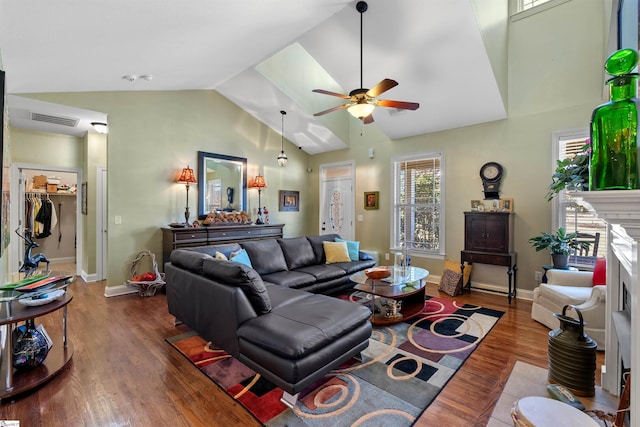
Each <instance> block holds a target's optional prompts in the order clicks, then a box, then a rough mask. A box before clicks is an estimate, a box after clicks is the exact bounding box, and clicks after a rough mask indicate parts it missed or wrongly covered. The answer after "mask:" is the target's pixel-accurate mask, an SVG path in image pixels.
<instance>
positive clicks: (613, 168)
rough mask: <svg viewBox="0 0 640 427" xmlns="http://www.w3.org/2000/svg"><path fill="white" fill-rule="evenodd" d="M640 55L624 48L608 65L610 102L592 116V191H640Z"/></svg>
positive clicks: (612, 56)
mask: <svg viewBox="0 0 640 427" xmlns="http://www.w3.org/2000/svg"><path fill="white" fill-rule="evenodd" d="M637 64H638V52H636V51H635V50H633V49H621V50H618V51H617V52H614V53H613V54H612V55H611V56H610V57H609V58H608V59H607V62H606V64H605V70H606V71H607V73H608V74H610V75H612V76H613V77H612V78H611V79H609V80H608V81H607V84H608V85H609V98H610V101H609V102H607V103H606V104H602V105H600V106H598V107H597V108H596V109H595V110H593V114H592V116H591V159H590V169H589V182H590V185H589V189H590V190H632V189H635V188H638V147H637V134H638V98H637V80H638V74H637V73H631V71H632V70H633V69H634V68H635V67H636V65H637Z"/></svg>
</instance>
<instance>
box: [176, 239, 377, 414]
mask: <svg viewBox="0 0 640 427" xmlns="http://www.w3.org/2000/svg"><path fill="white" fill-rule="evenodd" d="M335 237H338V236H337V235H324V236H310V237H296V238H283V239H265V240H259V241H251V242H245V243H241V244H225V245H219V246H202V247H195V248H189V249H177V250H174V251H173V252H172V253H171V257H170V262H168V263H166V264H165V274H166V276H165V281H166V282H167V285H166V291H167V302H168V306H169V312H170V313H171V314H172V315H174V316H175V317H176V320H178V321H182V322H184V323H185V324H187V325H188V326H189V327H190V328H192V329H193V330H194V331H196V332H197V333H198V334H199V335H200V336H202V337H203V338H204V339H206V340H210V341H212V342H213V343H214V344H215V345H217V346H218V347H220V348H222V349H224V350H225V351H227V352H228V353H229V354H231V355H232V356H234V357H235V358H237V359H238V360H239V361H241V362H242V363H244V364H245V365H247V366H249V367H250V368H252V369H253V370H255V371H256V372H258V373H260V374H262V375H263V376H264V377H266V378H267V379H269V380H270V381H272V382H273V383H274V384H276V385H277V386H279V387H281V388H282V389H283V390H285V392H286V393H288V395H286V396H285V400H287V401H286V402H285V403H287V404H289V405H292V404H293V403H294V402H295V396H293V395H296V394H297V393H298V392H300V391H301V390H303V389H305V388H306V387H308V386H309V385H311V384H312V383H313V382H315V381H317V380H318V379H320V378H322V377H323V376H324V375H326V374H327V373H328V372H329V371H330V370H332V369H334V368H336V367H338V366H339V365H341V364H342V363H344V362H345V361H347V360H349V359H351V358H353V357H357V356H358V355H359V354H360V352H361V351H362V350H364V349H365V348H366V347H367V346H368V343H369V341H368V340H369V337H370V335H371V324H370V322H369V316H370V314H371V312H370V311H369V309H368V308H367V307H365V306H363V305H360V304H355V303H351V302H349V301H344V300H340V299H337V298H333V297H331V296H328V295H323V294H331V293H335V292H338V291H340V290H343V289H346V288H349V287H352V286H353V283H351V282H350V281H349V276H350V275H351V274H352V273H354V272H357V271H360V270H363V269H365V268H368V267H372V266H373V265H374V264H375V262H374V261H373V260H372V259H371V258H370V257H369V256H367V255H366V254H363V253H360V257H361V258H362V259H361V260H359V261H352V262H345V263H334V264H326V262H325V256H324V250H323V245H322V242H323V241H325V240H328V241H334V238H335ZM240 248H244V249H245V250H246V251H247V253H248V255H249V258H250V260H251V264H252V266H253V268H251V267H248V266H246V265H244V264H241V263H237V262H232V261H226V260H220V259H216V258H215V253H216V252H222V253H225V252H227V253H228V252H229V251H235V250H237V249H240ZM367 258H368V259H367ZM286 398H288V399H286Z"/></svg>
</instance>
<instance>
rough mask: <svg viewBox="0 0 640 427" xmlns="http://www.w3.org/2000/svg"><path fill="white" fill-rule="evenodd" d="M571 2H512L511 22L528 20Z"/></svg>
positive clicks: (517, 0) (544, 0) (548, 0)
mask: <svg viewBox="0 0 640 427" xmlns="http://www.w3.org/2000/svg"><path fill="white" fill-rule="evenodd" d="M568 1H570V0H511V2H510V8H511V20H512V21H517V20H518V19H522V18H526V17H527V16H531V15H535V14H536V13H538V12H543V11H545V10H547V9H551V8H552V7H555V6H558V5H560V4H562V3H566V2H568Z"/></svg>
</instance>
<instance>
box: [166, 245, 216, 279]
mask: <svg viewBox="0 0 640 427" xmlns="http://www.w3.org/2000/svg"><path fill="white" fill-rule="evenodd" d="M212 258H213V257H212V256H211V255H208V254H205V253H202V252H196V251H192V250H188V249H176V250H173V251H171V255H170V256H169V259H170V260H171V263H172V264H174V265H176V266H178V267H180V268H183V269H185V270H189V271H192V272H194V273H196V274H202V264H203V263H204V260H206V259H212Z"/></svg>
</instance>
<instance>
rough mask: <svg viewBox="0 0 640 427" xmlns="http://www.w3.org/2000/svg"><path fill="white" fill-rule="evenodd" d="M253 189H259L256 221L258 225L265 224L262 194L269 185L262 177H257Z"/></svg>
mask: <svg viewBox="0 0 640 427" xmlns="http://www.w3.org/2000/svg"><path fill="white" fill-rule="evenodd" d="M253 187H254V188H257V189H258V218H257V219H256V224H264V221H262V202H261V201H260V193H261V192H262V189H263V188H267V184H266V183H265V182H264V177H263V176H262V175H256V177H255V179H254V180H253Z"/></svg>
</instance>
